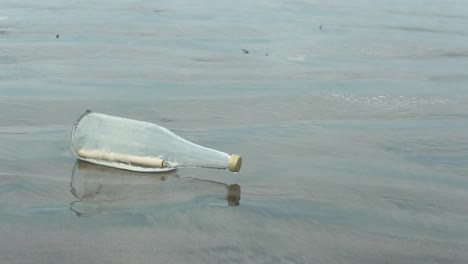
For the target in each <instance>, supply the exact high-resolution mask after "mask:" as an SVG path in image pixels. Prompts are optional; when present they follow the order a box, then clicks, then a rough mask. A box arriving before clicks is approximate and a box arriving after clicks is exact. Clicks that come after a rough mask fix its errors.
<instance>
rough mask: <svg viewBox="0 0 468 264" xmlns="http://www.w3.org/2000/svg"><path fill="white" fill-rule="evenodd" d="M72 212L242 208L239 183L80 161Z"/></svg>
mask: <svg viewBox="0 0 468 264" xmlns="http://www.w3.org/2000/svg"><path fill="white" fill-rule="evenodd" d="M70 186H71V193H72V194H73V195H74V196H75V197H76V198H77V199H78V200H76V201H74V202H72V203H71V205H70V210H72V211H73V212H75V213H76V215H77V216H91V215H96V214H110V215H118V214H134V213H143V214H146V213H153V212H156V211H160V210H163V211H164V210H179V209H187V208H193V207H197V206H226V205H227V206H238V205H239V201H240V193H241V188H240V186H239V185H237V184H231V185H228V184H225V183H221V182H215V181H209V180H201V179H196V178H187V177H180V176H179V175H178V174H177V171H168V172H159V173H141V172H133V171H126V170H119V169H114V168H110V167H104V166H99V165H95V164H91V163H88V162H85V161H81V160H77V161H76V163H75V166H74V167H73V171H72V176H71V182H70Z"/></svg>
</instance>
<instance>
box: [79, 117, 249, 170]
mask: <svg viewBox="0 0 468 264" xmlns="http://www.w3.org/2000/svg"><path fill="white" fill-rule="evenodd" d="M71 141H72V142H71V145H72V150H73V153H74V154H75V155H76V156H77V157H78V158H79V159H81V160H85V161H88V162H91V163H95V164H99V165H105V166H110V167H115V168H120V169H126V170H132V171H148V172H150V171H168V170H173V169H176V168H180V167H202V168H214V169H229V170H230V171H232V172H238V171H239V170H240V167H241V165H242V158H241V157H240V156H238V155H235V154H234V155H228V154H226V153H224V152H221V151H217V150H214V149H210V148H206V147H203V146H200V145H197V144H195V143H192V142H190V141H188V140H185V139H183V138H181V137H180V136H178V135H176V134H174V133H173V132H171V131H170V130H168V129H166V128H164V127H161V126H158V125H156V124H152V123H148V122H143V121H137V120H133V119H127V118H122V117H116V116H110V115H106V114H100V113H93V112H91V111H89V110H88V111H86V112H85V113H84V114H83V115H81V116H80V117H79V118H78V120H77V121H76V122H75V125H74V127H73V130H72V136H71Z"/></svg>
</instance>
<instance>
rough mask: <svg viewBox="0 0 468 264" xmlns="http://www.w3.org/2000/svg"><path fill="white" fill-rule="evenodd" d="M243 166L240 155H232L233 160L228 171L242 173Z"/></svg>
mask: <svg viewBox="0 0 468 264" xmlns="http://www.w3.org/2000/svg"><path fill="white" fill-rule="evenodd" d="M241 166H242V158H241V156H239V155H236V154H232V155H231V159H230V160H229V165H228V169H229V170H230V171H232V172H238V171H240V168H241Z"/></svg>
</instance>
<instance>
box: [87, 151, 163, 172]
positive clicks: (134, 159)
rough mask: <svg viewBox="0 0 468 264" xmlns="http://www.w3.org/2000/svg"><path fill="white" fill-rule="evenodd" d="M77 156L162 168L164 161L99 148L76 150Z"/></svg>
mask: <svg viewBox="0 0 468 264" xmlns="http://www.w3.org/2000/svg"><path fill="white" fill-rule="evenodd" d="M78 156H80V157H82V158H86V159H95V160H105V161H110V162H123V163H130V164H138V165H143V166H149V167H156V168H164V167H166V161H164V160H162V159H159V158H154V157H141V156H133V155H125V154H119V153H113V152H104V151H99V150H84V149H80V150H78Z"/></svg>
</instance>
